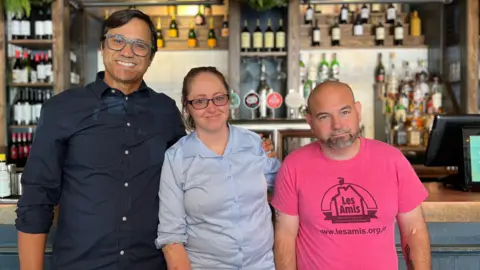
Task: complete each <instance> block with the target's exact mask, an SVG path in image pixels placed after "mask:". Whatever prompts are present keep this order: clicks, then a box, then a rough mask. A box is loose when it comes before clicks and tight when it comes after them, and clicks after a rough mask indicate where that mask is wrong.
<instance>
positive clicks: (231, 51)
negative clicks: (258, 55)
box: [228, 1, 241, 90]
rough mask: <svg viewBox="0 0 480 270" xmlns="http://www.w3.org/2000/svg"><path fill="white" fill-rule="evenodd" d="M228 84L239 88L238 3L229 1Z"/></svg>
mask: <svg viewBox="0 0 480 270" xmlns="http://www.w3.org/2000/svg"><path fill="white" fill-rule="evenodd" d="M228 28H229V36H228V39H229V42H228V77H229V78H228V83H229V84H230V87H232V88H233V89H236V90H239V88H240V31H241V30H240V3H239V2H238V1H229V6H228Z"/></svg>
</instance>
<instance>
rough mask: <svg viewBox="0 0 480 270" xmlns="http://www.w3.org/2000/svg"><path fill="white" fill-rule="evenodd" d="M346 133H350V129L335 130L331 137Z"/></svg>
mask: <svg viewBox="0 0 480 270" xmlns="http://www.w3.org/2000/svg"><path fill="white" fill-rule="evenodd" d="M344 133H350V129H349V128H342V129H335V130H333V131H332V132H331V133H330V136H335V135H341V134H344Z"/></svg>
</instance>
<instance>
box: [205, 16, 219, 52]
mask: <svg viewBox="0 0 480 270" xmlns="http://www.w3.org/2000/svg"><path fill="white" fill-rule="evenodd" d="M214 27H215V26H214V23H213V17H210V30H208V40H207V44H208V47H209V48H215V47H217V36H216V35H215V28H214Z"/></svg>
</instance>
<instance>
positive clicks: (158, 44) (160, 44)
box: [157, 18, 165, 49]
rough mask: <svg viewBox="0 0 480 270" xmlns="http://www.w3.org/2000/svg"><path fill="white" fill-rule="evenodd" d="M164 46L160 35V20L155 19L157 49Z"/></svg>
mask: <svg viewBox="0 0 480 270" xmlns="http://www.w3.org/2000/svg"><path fill="white" fill-rule="evenodd" d="M164 46H165V41H164V40H163V34H162V20H161V18H157V49H159V48H163V47H164Z"/></svg>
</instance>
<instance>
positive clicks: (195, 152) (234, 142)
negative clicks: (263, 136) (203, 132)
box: [183, 124, 254, 158]
mask: <svg viewBox="0 0 480 270" xmlns="http://www.w3.org/2000/svg"><path fill="white" fill-rule="evenodd" d="M227 125H228V130H229V135H228V142H227V147H226V148H225V151H224V153H223V156H227V155H228V154H232V153H236V152H239V151H241V150H244V149H247V148H252V147H254V146H253V145H251V143H250V144H249V143H248V140H247V141H244V140H242V136H241V135H242V134H241V131H240V130H238V129H237V128H236V127H234V126H232V125H230V124H227ZM183 156H184V157H186V158H187V157H194V156H201V157H204V158H213V157H219V155H218V154H217V153H215V152H213V151H212V150H210V149H209V148H208V147H207V146H205V144H203V142H202V141H201V140H200V139H199V138H198V136H197V132H196V131H193V132H192V133H190V134H189V135H187V138H186V139H185V144H184V145H183Z"/></svg>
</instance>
